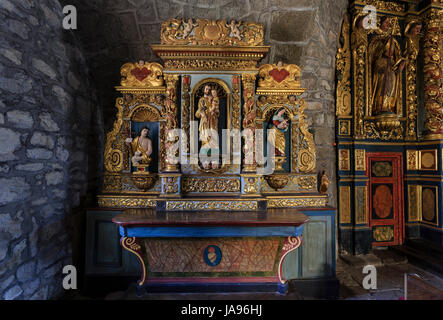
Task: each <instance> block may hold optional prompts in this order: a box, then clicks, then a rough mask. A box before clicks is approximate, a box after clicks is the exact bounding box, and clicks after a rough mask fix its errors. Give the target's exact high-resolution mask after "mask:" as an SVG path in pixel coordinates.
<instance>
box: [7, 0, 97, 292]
mask: <svg viewBox="0 0 443 320" xmlns="http://www.w3.org/2000/svg"><path fill="white" fill-rule="evenodd" d="M63 17H64V15H63V13H62V7H61V5H60V3H59V2H58V1H56V0H1V1H0V299H48V298H54V297H57V296H58V295H60V294H62V292H63V288H62V268H63V266H64V265H67V264H72V247H71V231H70V228H71V226H70V223H69V221H70V219H71V217H72V212H73V210H74V209H75V208H77V207H79V206H80V205H81V203H84V202H85V199H86V198H87V197H86V195H87V191H88V186H89V188H90V190H96V189H97V186H98V185H99V182H98V181H97V180H96V179H98V176H99V175H98V173H99V172H101V171H102V170H101V169H100V168H99V164H100V163H101V161H100V160H98V159H97V157H100V154H102V151H100V150H98V149H99V148H100V145H103V139H104V138H103V125H102V123H101V120H100V119H101V114H102V112H101V111H100V108H97V107H96V96H95V91H94V89H93V85H92V84H91V83H90V81H89V80H88V67H87V65H86V63H85V59H84V54H83V52H82V50H81V49H80V46H79V43H78V41H77V40H76V39H75V34H74V33H73V32H71V31H66V30H63V29H62V19H63ZM95 128H98V129H97V130H95Z"/></svg>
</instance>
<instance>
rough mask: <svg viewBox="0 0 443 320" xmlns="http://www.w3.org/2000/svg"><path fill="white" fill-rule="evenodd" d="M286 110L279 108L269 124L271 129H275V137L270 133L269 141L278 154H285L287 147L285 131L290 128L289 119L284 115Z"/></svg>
mask: <svg viewBox="0 0 443 320" xmlns="http://www.w3.org/2000/svg"><path fill="white" fill-rule="evenodd" d="M285 112H286V110H285V109H284V108H281V109H279V110H278V111H277V112H276V113H275V114H274V116H273V117H272V120H271V122H270V124H269V129H270V130H274V137H272V134H269V135H268V141H269V143H271V145H273V146H274V148H275V155H276V156H284V155H285V149H286V139H285V132H286V131H287V130H288V128H289V123H288V119H286V118H285V117H284V115H285Z"/></svg>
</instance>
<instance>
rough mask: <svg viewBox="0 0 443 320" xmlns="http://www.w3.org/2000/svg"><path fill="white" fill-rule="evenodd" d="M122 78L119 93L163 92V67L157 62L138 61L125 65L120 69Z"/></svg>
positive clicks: (118, 88)
mask: <svg viewBox="0 0 443 320" xmlns="http://www.w3.org/2000/svg"><path fill="white" fill-rule="evenodd" d="M120 74H121V76H122V78H121V81H120V87H117V90H119V91H140V90H148V91H149V90H151V91H152V90H154V91H158V92H162V91H164V86H163V84H164V79H163V67H162V65H161V64H159V63H157V62H152V63H149V62H144V61H138V62H135V63H131V62H129V63H125V64H124V65H123V66H122V67H121V68H120Z"/></svg>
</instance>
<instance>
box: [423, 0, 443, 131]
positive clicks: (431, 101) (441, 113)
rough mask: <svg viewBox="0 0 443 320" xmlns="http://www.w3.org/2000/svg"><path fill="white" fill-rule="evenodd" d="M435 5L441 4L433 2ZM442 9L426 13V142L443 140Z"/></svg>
mask: <svg viewBox="0 0 443 320" xmlns="http://www.w3.org/2000/svg"><path fill="white" fill-rule="evenodd" d="M433 3H439V2H436V1H433ZM442 12H443V10H442V8H436V7H431V8H430V9H429V10H428V11H427V12H426V13H425V19H424V21H425V37H424V45H423V56H424V68H423V73H424V104H425V109H426V121H425V128H426V135H425V139H426V140H437V139H443V88H442V50H443V49H442V46H443V45H442V35H441V23H442V22H441V20H442V19H443V14H442Z"/></svg>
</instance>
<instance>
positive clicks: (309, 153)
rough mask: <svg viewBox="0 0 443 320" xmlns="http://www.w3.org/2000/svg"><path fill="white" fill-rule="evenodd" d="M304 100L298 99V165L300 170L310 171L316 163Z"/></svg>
mask: <svg viewBox="0 0 443 320" xmlns="http://www.w3.org/2000/svg"><path fill="white" fill-rule="evenodd" d="M305 108H306V102H305V100H304V99H300V101H299V127H300V132H301V133H302V135H303V139H302V140H303V141H302V142H301V143H300V145H299V149H300V153H299V159H298V163H299V167H300V171H301V172H312V171H313V170H314V169H315V165H316V151H315V143H314V137H313V136H312V134H311V133H310V132H309V131H308V124H307V123H306V121H305V118H306V115H305V112H304V111H305Z"/></svg>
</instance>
